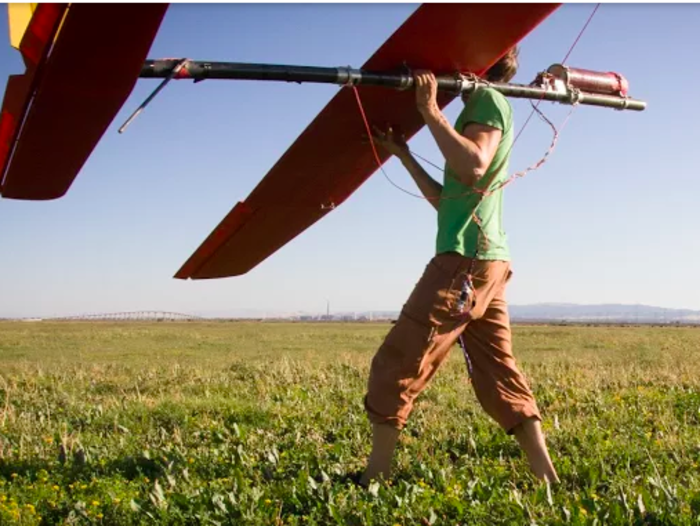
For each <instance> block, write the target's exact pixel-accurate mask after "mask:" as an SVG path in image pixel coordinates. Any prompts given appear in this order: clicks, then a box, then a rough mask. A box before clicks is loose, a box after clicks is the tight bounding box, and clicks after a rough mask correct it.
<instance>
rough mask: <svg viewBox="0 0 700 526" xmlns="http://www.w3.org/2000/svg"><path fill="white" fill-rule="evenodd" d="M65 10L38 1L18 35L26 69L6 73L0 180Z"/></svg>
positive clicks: (0, 120)
mask: <svg viewBox="0 0 700 526" xmlns="http://www.w3.org/2000/svg"><path fill="white" fill-rule="evenodd" d="M65 10H66V5H65V4H39V5H38V6H37V8H36V11H35V12H34V15H33V16H32V19H31V20H30V21H29V25H28V26H27V29H26V31H25V32H24V35H23V36H22V41H21V42H20V45H19V49H20V53H22V58H23V59H24V64H25V67H26V72H25V73H24V74H23V75H10V77H9V78H8V79H7V86H6V88H5V96H4V98H3V101H2V111H1V112H0V182H2V174H3V173H4V172H5V167H6V166H7V161H8V159H9V156H10V152H11V151H12V145H13V144H14V143H15V141H16V139H17V134H18V133H19V129H20V125H21V122H22V119H23V116H24V115H25V113H26V111H27V108H28V107H29V103H30V101H31V97H32V93H33V91H34V87H35V81H36V80H37V79H39V78H41V72H42V70H43V65H44V63H45V61H46V57H47V55H48V53H49V51H50V49H51V43H52V42H53V39H54V37H55V35H56V31H57V30H58V27H59V24H60V22H61V19H62V18H63V14H64V13H65ZM0 193H1V192H0Z"/></svg>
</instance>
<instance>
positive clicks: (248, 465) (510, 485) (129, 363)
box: [0, 322, 700, 526]
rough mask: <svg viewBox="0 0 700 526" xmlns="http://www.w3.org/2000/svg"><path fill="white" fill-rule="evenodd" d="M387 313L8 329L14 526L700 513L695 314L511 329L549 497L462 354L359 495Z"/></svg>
mask: <svg viewBox="0 0 700 526" xmlns="http://www.w3.org/2000/svg"><path fill="white" fill-rule="evenodd" d="M388 328H389V326H388V325H381V324H364V325H363V324H356V325H342V324H291V323H290V324H273V323H267V324H264V323H152V324H148V323H121V324H120V323H67V322H66V323H47V322H42V323H19V322H5V323H0V524H3V525H4V524H27V525H28V524H125V525H130V524H222V525H229V524H231V525H233V524H236V525H238V524H260V525H277V524H324V525H325V524H373V525H388V526H392V525H394V524H400V525H409V524H700V473H699V471H698V464H699V463H700V428H699V424H700V360H699V358H700V329H693V328H619V327H618V328H616V327H608V328H587V327H516V328H515V330H514V341H515V351H516V356H517V358H518V360H519V363H520V364H521V366H522V368H523V369H524V371H525V372H526V374H527V375H528V377H529V379H530V381H531V384H532V386H533V388H534V390H535V393H536V396H537V398H538V402H539V404H540V408H541V410H542V412H543V416H544V418H545V421H544V428H545V431H546V433H547V438H548V441H549V444H550V446H551V450H552V455H553V459H554V461H555V464H556V467H557V469H558V471H559V474H560V477H561V479H562V483H561V484H560V485H559V486H557V487H553V488H552V490H551V492H548V491H547V487H546V486H542V485H541V484H538V483H537V481H536V480H535V479H534V478H533V477H532V476H531V475H530V474H529V472H528V470H527V464H526V461H525V459H524V458H523V456H522V455H521V453H520V451H519V449H518V448H517V445H516V443H515V441H514V440H513V439H512V437H508V436H506V435H504V433H502V432H501V431H500V430H499V429H498V428H497V427H496V426H495V425H494V424H493V423H492V422H491V421H490V420H489V419H488V418H487V417H486V416H485V414H484V413H483V412H482V410H481V409H480V407H479V406H478V404H477V402H476V400H475V397H474V395H473V393H472V390H471V387H470V385H469V381H468V378H467V375H466V368H465V365H464V361H463V358H462V356H461V354H460V352H459V349H458V348H455V349H454V351H453V354H452V356H451V358H450V360H449V362H448V363H447V364H446V366H445V367H444V368H443V369H442V370H441V371H440V373H439V374H438V376H437V379H436V381H435V382H434V383H433V384H432V386H431V387H430V388H429V389H428V391H427V392H426V393H425V394H424V395H423V396H422V398H421V399H420V401H419V403H418V404H417V407H416V410H415V412H414V414H413V416H412V419H411V421H410V423H409V426H408V428H407V429H406V431H405V433H404V434H403V435H402V438H401V442H400V445H399V448H398V452H397V458H396V473H395V476H394V478H393V480H392V481H391V482H390V483H382V484H375V485H373V486H372V487H370V488H369V489H368V490H363V489H361V488H358V487H356V486H354V485H353V484H352V483H350V482H348V481H347V480H346V478H345V477H346V476H347V475H348V474H351V473H354V472H356V471H358V470H360V469H361V468H362V466H363V463H364V460H365V458H366V456H367V454H368V452H369V430H370V428H369V425H368V422H367V420H366V417H365V415H364V412H363V409H362V396H363V393H364V388H365V384H366V377H367V372H368V367H369V362H370V359H371V357H372V354H373V353H374V351H375V350H376V348H377V346H378V345H379V344H380V342H381V340H382V338H383V336H384V335H385V334H386V332H387V330H388Z"/></svg>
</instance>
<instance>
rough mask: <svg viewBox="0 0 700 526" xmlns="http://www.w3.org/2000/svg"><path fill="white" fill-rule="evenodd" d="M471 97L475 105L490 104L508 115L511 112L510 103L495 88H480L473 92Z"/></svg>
mask: <svg viewBox="0 0 700 526" xmlns="http://www.w3.org/2000/svg"><path fill="white" fill-rule="evenodd" d="M472 97H474V103H475V104H491V105H493V106H495V107H496V108H498V109H499V110H501V111H506V112H508V113H510V112H511V111H512V108H511V105H510V101H509V100H508V99H507V98H506V96H505V95H503V93H501V92H500V91H498V90H497V89H495V88H491V87H489V86H484V87H481V88H479V89H477V90H476V91H475V92H474V95H472Z"/></svg>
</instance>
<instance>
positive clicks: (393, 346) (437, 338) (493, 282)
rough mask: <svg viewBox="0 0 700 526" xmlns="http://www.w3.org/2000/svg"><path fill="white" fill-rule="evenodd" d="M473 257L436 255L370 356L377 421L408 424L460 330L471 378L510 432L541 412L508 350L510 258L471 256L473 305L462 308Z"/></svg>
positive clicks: (371, 411) (370, 396)
mask: <svg viewBox="0 0 700 526" xmlns="http://www.w3.org/2000/svg"><path fill="white" fill-rule="evenodd" d="M471 262H472V260H471V259H469V258H465V257H464V256H462V255H460V254H456V253H447V254H439V255H437V256H435V257H434V258H433V259H432V260H431V261H430V263H429V264H428V266H427V267H426V269H425V272H424V273H423V276H422V277H421V279H420V281H419V282H418V283H417V285H416V287H415V288H414V290H413V292H412V294H411V295H410V297H409V298H408V301H407V302H406V304H405V305H404V307H403V309H402V311H401V314H400V316H399V319H398V320H397V322H396V324H395V325H394V326H393V327H392V328H391V330H390V331H389V333H388V334H387V336H386V339H385V340H384V343H383V344H382V345H381V347H380V348H379V350H378V351H377V353H376V355H375V356H374V358H373V360H372V366H371V370H370V375H369V382H368V391H367V395H366V396H365V400H364V403H365V409H366V411H367V414H368V416H369V419H370V421H371V422H373V423H385V424H389V425H391V426H393V427H396V428H397V429H402V428H403V427H404V426H405V425H406V420H407V419H408V417H409V414H410V413H411V410H412V409H413V403H414V400H415V399H416V397H417V396H418V395H419V394H420V393H421V392H422V391H423V390H424V389H425V388H426V386H427V385H428V383H429V382H430V380H431V378H432V377H433V375H434V374H435V373H436V372H437V370H438V368H439V367H440V365H442V363H443V362H444V361H445V359H446V358H447V356H448V354H449V352H450V350H451V348H452V347H453V346H454V344H455V342H456V341H457V339H458V338H459V336H460V335H461V336H462V341H463V343H464V344H465V349H466V352H467V354H468V356H469V362H470V363H471V376H472V385H473V386H474V391H475V393H476V396H477V398H478V400H479V402H480V403H481V405H482V407H483V408H484V410H485V411H486V412H487V413H488V414H489V415H490V416H491V417H492V418H493V419H494V420H495V421H496V422H497V423H498V424H499V425H500V426H501V427H502V428H503V429H504V430H505V431H506V432H508V433H512V431H513V429H514V428H515V427H516V426H518V425H519V424H520V423H521V422H522V421H524V420H525V419H527V418H530V417H535V418H537V419H541V417H540V414H539V411H538V409H537V404H536V402H535V399H534V397H533V395H532V392H531V391H530V387H529V386H528V384H527V382H526V380H525V378H524V376H523V375H522V374H521V372H520V371H519V370H518V368H517V366H516V364H515V359H514V358H513V353H512V351H511V331H510V319H509V317H508V310H507V304H506V300H505V288H506V284H507V282H508V281H509V280H510V277H511V275H512V272H511V269H510V263H509V262H507V261H481V260H476V261H474V265H473V268H472V283H473V286H474V290H475V292H474V295H473V298H470V299H473V300H475V305H474V307H473V308H472V309H471V311H470V312H469V314H468V317H467V318H466V319H465V317H464V316H463V315H460V314H459V311H458V300H459V296H460V292H461V291H462V285H463V283H464V280H465V279H466V275H467V272H468V270H469V268H470V264H471Z"/></svg>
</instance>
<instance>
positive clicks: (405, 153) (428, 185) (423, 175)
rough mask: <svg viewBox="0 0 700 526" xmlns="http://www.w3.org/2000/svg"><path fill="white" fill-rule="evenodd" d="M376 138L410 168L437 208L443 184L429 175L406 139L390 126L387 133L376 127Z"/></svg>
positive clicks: (414, 178)
mask: <svg viewBox="0 0 700 526" xmlns="http://www.w3.org/2000/svg"><path fill="white" fill-rule="evenodd" d="M373 137H374V140H375V141H376V142H377V143H378V144H379V145H380V146H381V147H382V148H384V149H385V150H387V151H388V152H389V153H391V154H392V155H395V156H396V157H397V158H398V159H399V160H400V161H401V163H402V164H403V166H404V168H406V170H408V173H410V174H411V177H412V178H413V180H414V181H415V183H416V185H417V186H418V189H419V190H420V191H421V193H422V194H423V196H425V198H426V200H427V201H428V202H429V203H430V204H431V205H432V206H433V207H434V208H435V210H437V209H438V207H439V201H440V195H441V194H442V185H441V184H440V183H438V182H437V181H436V180H435V179H433V178H432V177H430V175H428V172H426V171H425V170H424V169H423V167H422V166H421V165H420V163H419V162H418V161H416V159H415V157H413V155H411V152H410V151H409V149H408V145H407V144H406V141H405V140H404V139H403V138H402V137H395V136H394V132H393V130H392V129H391V127H389V129H388V130H387V131H386V133H384V132H382V131H380V130H379V129H377V128H376V127H375V128H374V134H373Z"/></svg>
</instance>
